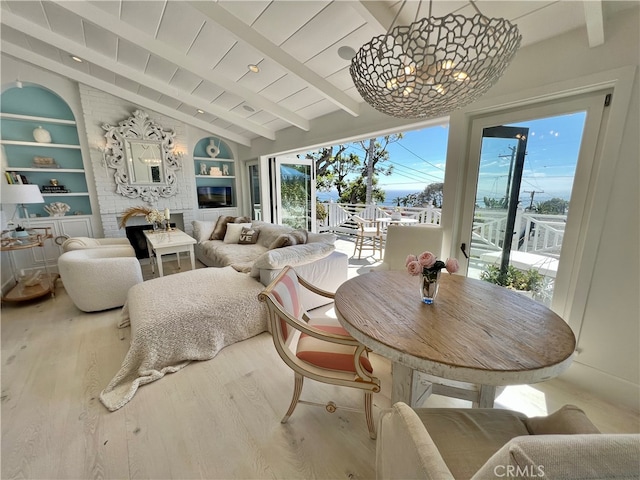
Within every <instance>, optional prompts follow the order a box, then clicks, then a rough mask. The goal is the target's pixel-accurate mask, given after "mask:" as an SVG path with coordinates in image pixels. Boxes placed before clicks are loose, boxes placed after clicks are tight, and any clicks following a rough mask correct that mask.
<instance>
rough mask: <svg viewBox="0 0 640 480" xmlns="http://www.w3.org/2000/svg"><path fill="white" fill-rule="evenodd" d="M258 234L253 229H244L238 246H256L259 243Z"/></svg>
mask: <svg viewBox="0 0 640 480" xmlns="http://www.w3.org/2000/svg"><path fill="white" fill-rule="evenodd" d="M258 234H259V232H258V231H257V230H255V229H253V228H252V227H242V231H241V232H240V239H239V240H238V244H240V245H254V244H255V243H256V242H257V241H258Z"/></svg>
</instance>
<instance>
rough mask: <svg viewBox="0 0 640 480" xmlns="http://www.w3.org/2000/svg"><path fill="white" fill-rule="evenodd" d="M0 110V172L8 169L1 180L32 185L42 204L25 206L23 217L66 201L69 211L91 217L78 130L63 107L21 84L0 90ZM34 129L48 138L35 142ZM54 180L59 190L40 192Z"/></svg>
mask: <svg viewBox="0 0 640 480" xmlns="http://www.w3.org/2000/svg"><path fill="white" fill-rule="evenodd" d="M1 110H2V111H1V112H0V122H1V127H2V128H1V131H2V139H0V144H1V145H2V148H3V150H4V157H5V158H4V164H3V173H8V175H4V176H5V179H4V180H2V181H4V182H10V183H25V182H26V183H30V184H35V185H38V186H39V187H40V190H41V191H42V193H43V197H44V199H45V204H35V205H28V213H29V215H30V216H32V217H33V216H35V217H48V216H49V214H48V213H47V212H46V210H45V209H44V206H46V205H47V204H50V203H53V202H63V203H66V204H68V205H69V206H70V207H71V210H70V212H69V215H73V214H75V215H91V201H90V197H89V191H88V188H87V181H86V178H85V170H84V162H83V160H82V152H81V147H80V142H79V138H78V130H77V127H76V122H75V119H74V117H73V113H72V112H71V109H70V108H69V106H68V105H67V104H66V103H65V102H64V101H63V100H62V99H61V98H60V97H58V96H57V95H55V94H53V93H51V92H49V91H47V90H45V89H42V88H38V87H24V88H13V89H10V90H8V91H6V92H5V93H3V94H2V105H1ZM37 127H42V128H44V129H45V130H47V131H48V132H49V134H50V135H51V142H46V143H45V142H37V141H35V139H34V134H33V131H34V129H36V128H37ZM36 159H37V161H36ZM48 162H51V164H50V165H47V163H48ZM56 183H57V185H58V186H60V187H64V190H65V191H60V192H51V191H46V190H47V188H51V187H48V186H50V185H54V184H56Z"/></svg>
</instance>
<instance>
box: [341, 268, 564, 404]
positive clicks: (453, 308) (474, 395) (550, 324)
mask: <svg viewBox="0 0 640 480" xmlns="http://www.w3.org/2000/svg"><path fill="white" fill-rule="evenodd" d="M335 311H336V314H337V316H338V319H339V321H340V323H341V324H342V326H343V327H344V328H345V329H346V330H347V331H348V332H349V333H350V334H351V335H352V336H353V337H354V338H355V339H357V340H359V341H360V342H362V343H363V344H364V345H365V346H367V347H368V348H370V349H371V350H372V351H373V352H375V353H377V354H379V355H382V356H384V357H387V358H389V359H390V360H391V361H392V362H393V363H392V382H393V386H392V393H391V397H392V402H393V403H395V402H396V401H404V402H405V403H407V404H409V405H414V406H415V405H416V401H417V397H418V392H417V390H416V388H417V387H416V385H415V384H414V380H415V379H414V371H418V372H424V373H426V374H429V385H428V389H431V388H432V390H430V391H429V392H428V393H439V394H443V395H449V396H454V397H458V398H463V399H467V400H471V401H472V402H473V404H474V406H479V407H492V406H493V402H494V398H495V392H496V387H497V386H502V385H521V384H531V383H537V382H541V381H544V380H548V379H550V378H552V377H555V376H557V375H559V374H560V373H562V372H563V371H564V370H566V369H567V368H568V367H569V365H570V364H571V362H572V361H573V357H574V351H575V346H576V339H575V336H574V334H573V331H572V330H571V328H569V326H568V325H567V323H566V322H565V321H564V320H563V319H562V318H560V317H559V316H558V315H557V314H555V313H554V312H553V311H551V310H550V309H549V308H547V307H546V306H544V305H542V304H540V303H537V302H535V301H533V300H532V299H530V298H527V297H525V296H524V295H522V294H520V293H517V292H515V291H511V290H508V289H506V288H503V287H499V286H497V285H494V284H491V283H488V282H485V281H481V280H476V279H471V278H466V277H464V276H461V275H449V274H447V273H446V272H443V274H442V275H441V279H440V287H439V291H438V295H437V297H436V300H435V302H434V303H433V304H432V305H426V304H424V303H422V302H421V296H420V292H419V280H418V277H413V276H411V275H409V274H408V273H407V272H405V271H377V272H370V273H366V274H364V275H360V276H358V277H355V278H352V279H350V280H348V281H346V282H345V283H343V284H342V285H341V286H340V287H339V288H338V290H337V291H336V294H335ZM457 382H462V383H460V384H458V383H457ZM474 386H475V387H476V388H475V389H474V388H470V387H474ZM465 392H469V393H465Z"/></svg>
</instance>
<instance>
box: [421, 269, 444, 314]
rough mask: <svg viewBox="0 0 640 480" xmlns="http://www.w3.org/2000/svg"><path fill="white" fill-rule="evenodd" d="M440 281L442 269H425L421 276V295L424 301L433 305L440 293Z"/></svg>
mask: <svg viewBox="0 0 640 480" xmlns="http://www.w3.org/2000/svg"><path fill="white" fill-rule="evenodd" d="M439 283H440V270H439V269H438V270H436V271H428V270H424V271H423V272H422V275H421V277H420V296H421V298H422V303H426V304H427V305H431V304H432V303H433V302H434V301H435V299H436V295H437V294H438V284H439Z"/></svg>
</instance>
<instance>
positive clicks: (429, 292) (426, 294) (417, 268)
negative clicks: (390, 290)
mask: <svg viewBox="0 0 640 480" xmlns="http://www.w3.org/2000/svg"><path fill="white" fill-rule="evenodd" d="M405 264H406V266H407V271H408V272H409V273H410V274H411V275H415V276H417V275H420V297H421V299H422V302H423V303H426V304H427V305H431V304H432V303H433V302H434V300H435V298H436V295H437V294H438V286H439V285H438V283H439V281H440V270H442V269H443V268H445V269H446V270H447V272H449V273H456V272H457V271H458V269H459V268H460V267H459V265H458V260H456V259H455V258H447V261H446V262H443V261H442V260H437V259H436V256H435V255H434V254H433V253H431V252H429V251H425V252H422V253H421V254H420V255H418V256H415V255H409V256H407V260H406V262H405Z"/></svg>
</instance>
